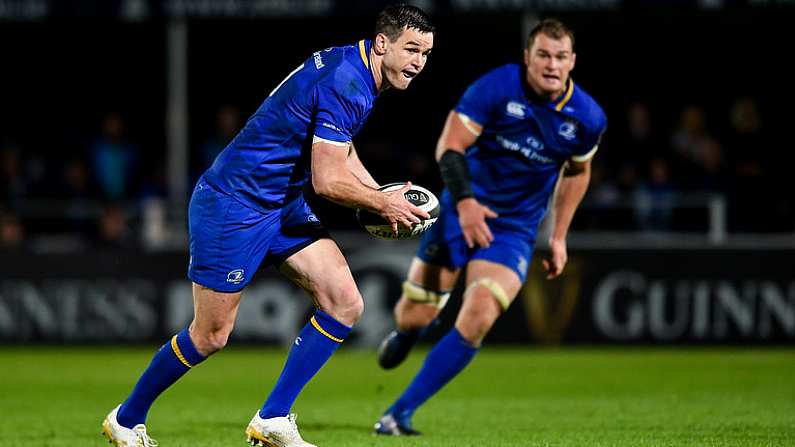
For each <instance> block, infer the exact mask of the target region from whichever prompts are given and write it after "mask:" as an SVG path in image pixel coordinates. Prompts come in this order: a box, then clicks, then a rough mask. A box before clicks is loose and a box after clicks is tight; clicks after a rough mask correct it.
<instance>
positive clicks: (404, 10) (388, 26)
mask: <svg viewBox="0 0 795 447" xmlns="http://www.w3.org/2000/svg"><path fill="white" fill-rule="evenodd" d="M407 28H414V29H416V30H417V31H419V32H422V33H436V28H434V26H433V24H432V23H431V18H430V17H428V14H425V12H424V11H423V10H421V9H420V8H417V7H416V6H411V5H407V4H405V3H399V4H396V5H390V6H387V7H386V8H384V10H383V11H381V13H380V14H379V15H378V20H376V22H375V35H376V36H377V35H378V33H383V34H385V35H386V37H388V38H389V41H390V42H394V41H396V40H397V38H398V37H399V36H400V33H402V32H403V30H404V29H407Z"/></svg>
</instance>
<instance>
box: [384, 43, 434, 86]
mask: <svg viewBox="0 0 795 447" xmlns="http://www.w3.org/2000/svg"><path fill="white" fill-rule="evenodd" d="M384 39H385V42H384V44H385V52H384V63H383V65H382V67H381V70H382V79H383V80H384V81H386V83H387V86H388V87H394V88H396V89H398V90H405V89H406V88H408V86H409V83H411V80H412V79H414V77H415V76H417V75H418V74H419V73H420V72H421V71H422V69H423V68H425V63H426V62H428V56H429V55H430V54H431V50H432V49H433V34H432V33H423V32H420V31H417V30H416V29H414V28H408V29H405V30H403V32H402V33H401V34H400V36H399V37H398V38H397V40H395V41H394V42H390V41H389V39H387V38H386V37H385V36H384Z"/></svg>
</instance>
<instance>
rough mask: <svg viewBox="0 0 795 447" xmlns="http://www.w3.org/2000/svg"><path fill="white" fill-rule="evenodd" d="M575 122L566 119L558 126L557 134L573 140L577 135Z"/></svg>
mask: <svg viewBox="0 0 795 447" xmlns="http://www.w3.org/2000/svg"><path fill="white" fill-rule="evenodd" d="M576 134H577V123H575V122H574V121H566V122H564V123H563V124H561V125H560V128H558V135H560V136H561V137H563V138H565V139H567V140H573V139H574V137H576V136H577V135H576Z"/></svg>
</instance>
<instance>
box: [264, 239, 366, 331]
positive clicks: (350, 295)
mask: <svg viewBox="0 0 795 447" xmlns="http://www.w3.org/2000/svg"><path fill="white" fill-rule="evenodd" d="M279 271H281V272H282V273H283V274H284V275H285V276H287V277H288V278H289V279H290V280H291V281H293V282H294V283H295V284H297V285H298V286H300V287H301V288H302V289H304V290H305V291H306V292H307V293H309V295H310V296H311V297H312V299H313V301H314V302H315V304H316V305H317V306H318V307H320V309H321V310H323V311H324V312H326V313H328V314H330V315H331V316H332V317H334V318H336V319H338V320H339V321H341V322H343V323H345V324H349V325H350V324H353V323H354V322H355V321H356V319H358V317H359V315H360V314H361V312H362V309H363V303H362V297H361V295H360V294H359V290H358V288H357V287H356V283H355V282H354V280H353V275H352V274H351V269H350V267H348V262H347V261H346V260H345V257H344V256H343V255H342V252H341V251H340V249H339V247H338V246H337V244H336V243H335V242H334V241H333V240H331V239H327V238H324V239H318V240H316V241H315V242H313V243H311V244H309V245H307V246H306V247H304V248H302V249H301V250H300V251H298V252H296V253H294V254H292V255H291V256H290V257H288V258H287V259H286V260H285V261H284V262H283V263H282V264H281V265H280V266H279Z"/></svg>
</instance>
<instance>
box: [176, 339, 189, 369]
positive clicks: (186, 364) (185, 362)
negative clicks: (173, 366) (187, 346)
mask: <svg viewBox="0 0 795 447" xmlns="http://www.w3.org/2000/svg"><path fill="white" fill-rule="evenodd" d="M171 349H172V350H173V351H174V354H175V355H176V356H177V358H178V359H179V361H180V362H182V364H183V365H185V366H187V367H188V368H193V365H191V364H190V363H189V362H188V360H186V359H185V356H184V355H182V351H180V349H179V345H178V344H177V336H176V335H175V336H173V337H172V338H171Z"/></svg>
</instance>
